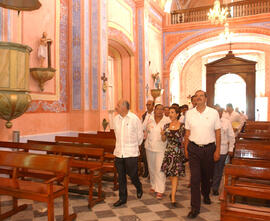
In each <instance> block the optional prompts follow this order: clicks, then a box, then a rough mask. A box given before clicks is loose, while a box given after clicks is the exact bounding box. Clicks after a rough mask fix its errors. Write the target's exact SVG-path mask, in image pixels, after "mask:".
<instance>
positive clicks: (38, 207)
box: [1, 171, 220, 221]
mask: <svg viewBox="0 0 270 221" xmlns="http://www.w3.org/2000/svg"><path fill="white" fill-rule="evenodd" d="M141 181H142V183H143V190H144V194H143V197H142V199H140V200H139V199H137V198H136V189H135V187H134V186H133V185H132V184H131V183H130V182H129V184H128V194H129V197H128V202H127V204H126V205H123V206H121V207H119V208H114V207H113V203H114V202H115V201H117V200H118V192H117V191H115V192H114V191H113V190H112V183H109V182H105V181H104V185H103V186H104V188H103V191H104V192H105V194H106V199H105V201H104V202H101V203H99V204H97V205H95V206H94V207H93V208H92V209H88V207H87V196H82V195H77V194H70V195H69V196H70V197H69V199H70V212H75V213H77V219H76V220H84V221H86V220H87V221H92V220H100V221H105V220H108V221H114V220H120V221H140V220H142V221H158V220H168V221H169V220H171V221H173V220H178V221H184V220H189V219H188V218H187V217H186V216H187V214H188V212H189V210H190V189H189V188H188V187H187V184H188V183H189V174H188V171H187V176H186V177H184V178H180V180H179V186H178V189H177V194H176V200H177V203H178V205H177V208H172V207H171V204H170V200H169V193H170V181H169V180H168V181H167V187H166V196H164V198H163V199H162V200H157V199H155V197H154V195H153V194H152V193H149V189H150V184H149V181H148V179H147V178H141ZM211 200H212V204H211V205H204V204H203V203H202V206H201V213H200V215H199V216H198V217H197V218H196V219H194V220H196V221H217V220H219V219H220V203H219V200H218V197H214V196H211ZM11 203H12V201H11V198H10V197H6V196H1V206H2V208H1V210H2V212H4V211H7V210H8V209H10V208H11ZM19 203H20V204H22V203H27V204H29V205H28V208H27V210H24V211H22V212H20V213H18V214H16V215H14V216H12V217H11V218H9V219H7V220H10V221H15V220H16V221H30V220H34V221H43V220H47V213H46V211H45V210H46V204H43V203H39V202H34V203H33V201H30V200H19ZM44 211H45V212H44ZM62 214H63V212H62V199H61V198H59V199H57V200H55V217H56V220H62Z"/></svg>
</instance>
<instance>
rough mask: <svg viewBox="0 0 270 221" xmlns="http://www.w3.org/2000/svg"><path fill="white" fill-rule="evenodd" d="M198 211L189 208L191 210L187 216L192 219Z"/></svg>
mask: <svg viewBox="0 0 270 221" xmlns="http://www.w3.org/2000/svg"><path fill="white" fill-rule="evenodd" d="M199 213H200V211H198V210H195V209H191V211H190V212H189V213H188V215H187V217H188V218H190V219H194V218H196V217H197V216H198V215H199Z"/></svg>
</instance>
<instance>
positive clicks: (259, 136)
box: [238, 130, 270, 140]
mask: <svg viewBox="0 0 270 221" xmlns="http://www.w3.org/2000/svg"><path fill="white" fill-rule="evenodd" d="M238 139H252V140H270V131H267V132H265V131H259V132H258V130H257V131H253V132H245V133H239V134H238Z"/></svg>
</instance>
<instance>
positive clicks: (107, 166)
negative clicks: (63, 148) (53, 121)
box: [55, 136, 118, 190]
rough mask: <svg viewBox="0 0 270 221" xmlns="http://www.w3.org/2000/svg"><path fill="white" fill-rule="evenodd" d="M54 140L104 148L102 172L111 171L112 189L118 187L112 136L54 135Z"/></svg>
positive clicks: (61, 142) (60, 142)
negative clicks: (106, 137)
mask: <svg viewBox="0 0 270 221" xmlns="http://www.w3.org/2000/svg"><path fill="white" fill-rule="evenodd" d="M55 141H56V142H57V143H59V144H72V145H82V144H83V145H84V146H85V147H91V146H94V147H99V148H103V149H104V153H105V154H104V159H105V160H104V163H103V169H104V173H113V184H114V188H113V189H114V190H117V189H118V180H117V171H116V168H115V165H114V158H115V157H114V155H113V151H114V148H115V139H112V138H108V139H105V138H86V137H68V136H55Z"/></svg>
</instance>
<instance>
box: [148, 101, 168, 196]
mask: <svg viewBox="0 0 270 221" xmlns="http://www.w3.org/2000/svg"><path fill="white" fill-rule="evenodd" d="M163 112H164V108H163V105H162V104H157V105H156V106H155V109H154V117H152V118H150V119H149V121H148V123H147V125H146V140H145V143H144V145H145V149H146V156H147V162H148V169H149V174H150V184H151V190H150V191H152V192H155V193H157V194H156V197H157V199H161V198H162V194H163V193H164V191H165V182H166V177H165V174H164V173H163V172H162V171H161V170H160V168H161V164H162V161H163V158H164V152H165V148H166V142H163V141H162V140H161V135H160V131H161V130H163V128H164V125H165V124H167V123H169V122H170V120H169V119H168V118H167V117H165V116H163Z"/></svg>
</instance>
